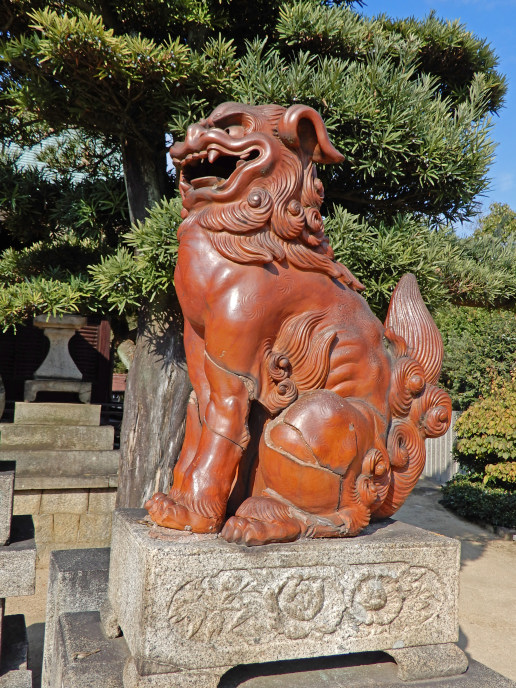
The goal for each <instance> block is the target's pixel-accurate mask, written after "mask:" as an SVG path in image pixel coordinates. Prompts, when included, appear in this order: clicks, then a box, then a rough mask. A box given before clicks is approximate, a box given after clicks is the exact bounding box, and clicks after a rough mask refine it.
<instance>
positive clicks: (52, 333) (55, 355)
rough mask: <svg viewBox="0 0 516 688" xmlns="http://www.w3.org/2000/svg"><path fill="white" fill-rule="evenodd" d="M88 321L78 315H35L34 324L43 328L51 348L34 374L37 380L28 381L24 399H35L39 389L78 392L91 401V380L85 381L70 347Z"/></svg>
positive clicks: (43, 390)
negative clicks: (72, 340)
mask: <svg viewBox="0 0 516 688" xmlns="http://www.w3.org/2000/svg"><path fill="white" fill-rule="evenodd" d="M86 322H87V321H86V318H83V317H81V316H78V315H62V316H59V317H54V316H46V315H38V316H37V317H35V318H34V327H39V328H40V329H42V330H43V332H44V334H45V337H47V339H48V340H49V342H50V348H49V350H48V354H47V356H46V358H45V360H44V361H43V363H42V364H41V365H40V366H39V368H38V369H37V370H36V372H35V373H34V379H33V380H27V381H26V382H25V393H24V398H25V401H35V399H36V396H37V394H38V392H72V393H77V394H78V395H79V399H80V401H82V402H83V403H85V404H86V403H88V402H89V401H90V399H91V382H83V381H82V373H81V371H80V370H79V368H77V366H76V365H75V362H74V360H73V359H72V357H71V356H70V352H69V350H68V344H69V342H70V339H71V338H72V337H73V336H74V334H75V333H76V331H77V330H79V329H80V328H81V327H82V326H83V325H85V324H86Z"/></svg>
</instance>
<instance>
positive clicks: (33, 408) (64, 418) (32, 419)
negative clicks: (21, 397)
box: [14, 401, 102, 426]
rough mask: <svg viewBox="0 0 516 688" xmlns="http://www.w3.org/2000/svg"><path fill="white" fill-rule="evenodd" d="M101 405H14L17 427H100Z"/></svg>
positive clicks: (23, 402)
mask: <svg viewBox="0 0 516 688" xmlns="http://www.w3.org/2000/svg"><path fill="white" fill-rule="evenodd" d="M101 408H102V407H101V405H100V404H59V403H29V402H25V401H17V402H16V404H15V405H14V423H15V425H96V426H98V425H100V410H101Z"/></svg>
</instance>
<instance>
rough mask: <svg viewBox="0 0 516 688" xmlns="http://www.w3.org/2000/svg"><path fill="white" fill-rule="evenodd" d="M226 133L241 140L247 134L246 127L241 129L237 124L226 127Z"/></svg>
mask: <svg viewBox="0 0 516 688" xmlns="http://www.w3.org/2000/svg"><path fill="white" fill-rule="evenodd" d="M224 131H225V132H226V134H228V135H229V136H231V138H233V139H241V138H242V137H243V136H244V134H245V131H244V127H241V126H239V125H237V124H234V125H232V126H230V127H226V128H225V129H224Z"/></svg>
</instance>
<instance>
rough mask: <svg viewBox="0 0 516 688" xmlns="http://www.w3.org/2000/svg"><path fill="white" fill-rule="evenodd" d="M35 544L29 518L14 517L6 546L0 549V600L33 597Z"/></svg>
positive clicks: (32, 527)
mask: <svg viewBox="0 0 516 688" xmlns="http://www.w3.org/2000/svg"><path fill="white" fill-rule="evenodd" d="M35 580H36V543H35V541H34V526H33V524H32V518H31V517H30V516H14V517H13V520H12V527H11V538H10V542H9V544H8V545H4V546H3V547H0V598H2V597H18V596H20V595H33V594H34V587H35Z"/></svg>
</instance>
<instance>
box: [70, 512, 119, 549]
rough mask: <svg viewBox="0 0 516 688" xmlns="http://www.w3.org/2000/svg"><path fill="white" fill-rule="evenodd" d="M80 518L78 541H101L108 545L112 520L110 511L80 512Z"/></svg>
mask: <svg viewBox="0 0 516 688" xmlns="http://www.w3.org/2000/svg"><path fill="white" fill-rule="evenodd" d="M80 519H81V520H80V524H79V534H78V542H84V543H87V542H91V543H93V542H99V543H100V542H103V543H105V544H106V545H109V543H110V541H111V520H112V515H111V514H110V513H104V514H92V513H88V514H81V516H80Z"/></svg>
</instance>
